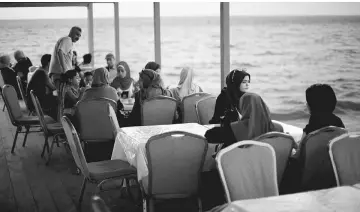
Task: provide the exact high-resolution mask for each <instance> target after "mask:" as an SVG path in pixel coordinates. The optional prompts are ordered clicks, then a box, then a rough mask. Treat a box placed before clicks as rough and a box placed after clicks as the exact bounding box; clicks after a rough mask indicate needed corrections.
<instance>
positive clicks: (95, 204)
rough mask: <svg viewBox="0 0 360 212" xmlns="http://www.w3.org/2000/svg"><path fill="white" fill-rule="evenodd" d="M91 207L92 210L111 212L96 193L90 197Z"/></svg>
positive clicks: (95, 211)
mask: <svg viewBox="0 0 360 212" xmlns="http://www.w3.org/2000/svg"><path fill="white" fill-rule="evenodd" d="M91 208H92V211H93V212H111V210H110V209H109V207H108V206H107V205H106V203H105V202H104V200H103V199H101V197H99V196H97V195H95V196H93V197H91Z"/></svg>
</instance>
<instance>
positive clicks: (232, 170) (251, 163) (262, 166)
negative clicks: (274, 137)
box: [216, 140, 279, 203]
mask: <svg viewBox="0 0 360 212" xmlns="http://www.w3.org/2000/svg"><path fill="white" fill-rule="evenodd" d="M216 164H217V168H218V170H219V172H220V177H221V181H222V183H223V185H224V189H225V194H226V199H227V201H228V202H229V203H230V202H232V201H235V200H243V199H254V198H261V197H269V196H277V195H279V190H278V183H277V176H276V175H277V174H276V173H277V172H276V155H275V150H274V148H273V147H272V146H271V145H270V144H267V143H263V142H258V141H249V140H246V141H240V142H237V143H235V144H232V145H230V146H228V147H226V148H225V149H222V150H220V152H219V153H218V155H217V156H216Z"/></svg>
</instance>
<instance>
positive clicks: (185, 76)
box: [179, 67, 194, 85]
mask: <svg viewBox="0 0 360 212" xmlns="http://www.w3.org/2000/svg"><path fill="white" fill-rule="evenodd" d="M193 78H194V70H193V69H192V68H190V67H185V68H183V69H182V70H181V72H180V81H179V85H182V84H184V82H185V81H187V80H188V81H189V83H190V84H191V83H192V81H193Z"/></svg>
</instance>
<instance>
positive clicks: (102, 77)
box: [91, 68, 109, 87]
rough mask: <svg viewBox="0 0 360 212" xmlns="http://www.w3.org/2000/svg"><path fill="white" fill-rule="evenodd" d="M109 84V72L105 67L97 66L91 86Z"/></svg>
mask: <svg viewBox="0 0 360 212" xmlns="http://www.w3.org/2000/svg"><path fill="white" fill-rule="evenodd" d="M108 84H109V72H108V70H106V69H105V68H97V69H95V71H94V74H93V82H92V84H91V87H101V86H105V85H108Z"/></svg>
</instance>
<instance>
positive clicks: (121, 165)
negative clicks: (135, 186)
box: [61, 116, 137, 205]
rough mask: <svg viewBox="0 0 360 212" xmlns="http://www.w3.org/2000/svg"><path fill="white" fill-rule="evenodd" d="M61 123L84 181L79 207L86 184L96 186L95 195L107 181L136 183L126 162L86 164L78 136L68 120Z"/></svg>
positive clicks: (135, 178)
mask: <svg viewBox="0 0 360 212" xmlns="http://www.w3.org/2000/svg"><path fill="white" fill-rule="evenodd" d="M61 123H62V126H63V127H64V131H65V134H66V138H67V140H68V143H69V146H70V149H71V153H72V155H73V157H74V160H75V163H76V165H77V167H78V168H79V169H80V170H81V173H82V174H83V176H84V181H83V184H82V187H81V190H80V197H79V205H81V202H82V198H83V194H84V191H85V187H86V184H87V182H91V183H97V184H98V185H97V188H96V190H95V195H96V194H98V193H99V192H101V191H102V185H103V184H105V183H106V182H107V181H109V180H115V179H124V178H125V179H134V180H135V182H137V176H136V169H135V168H134V167H132V166H130V164H129V163H128V162H125V161H122V160H105V161H99V162H92V163H87V162H86V159H85V156H84V152H83V150H82V147H81V144H80V140H79V137H78V134H77V132H76V130H75V128H74V126H73V125H72V123H71V122H70V120H69V118H67V117H66V116H63V117H62V118H61ZM121 186H122V185H121Z"/></svg>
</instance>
